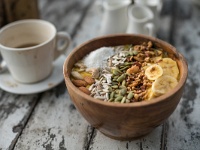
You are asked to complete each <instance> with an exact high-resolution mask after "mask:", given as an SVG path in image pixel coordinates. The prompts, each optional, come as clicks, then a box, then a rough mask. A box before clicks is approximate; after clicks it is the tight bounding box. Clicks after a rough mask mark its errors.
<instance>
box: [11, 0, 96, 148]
mask: <svg viewBox="0 0 200 150" xmlns="http://www.w3.org/2000/svg"><path fill="white" fill-rule="evenodd" d="M89 2H90V1H89V0H87V1H86V0H85V1H69V2H68V1H63V0H59V1H50V3H48V1H46V3H43V4H42V7H45V8H46V10H43V11H44V13H43V14H44V15H43V18H44V19H45V20H49V21H50V20H51V19H52V20H51V22H53V23H54V24H55V25H56V26H57V28H58V29H61V30H64V31H69V30H68V29H69V28H72V27H73V30H74V28H75V27H76V25H77V24H78V23H79V20H80V19H81V15H82V13H83V10H84V9H86V8H87V5H88V4H89ZM74 4H76V5H74ZM69 5H70V6H72V5H73V6H74V7H73V9H72V8H68V6H69ZM48 6H49V8H48ZM68 9H70V10H71V11H72V13H71V12H70V13H68V14H66V13H65V12H67V11H69V10H68ZM45 14H46V15H45ZM59 17H60V18H59ZM58 19H59V20H60V19H61V20H60V22H57V21H58ZM62 21H64V22H62ZM73 30H70V31H69V33H71V34H73V32H74V31H73ZM74 41H76V39H74ZM72 45H73V44H72ZM61 73H62V72H61ZM91 132H92V130H91V128H90V126H89V125H88V123H87V122H86V121H85V120H84V119H83V118H82V117H81V116H80V114H79V113H78V112H77V111H76V109H75V108H74V106H73V105H72V103H71V101H70V98H69V95H68V93H67V89H66V86H65V84H64V82H63V83H62V84H60V85H59V86H58V87H57V88H54V89H53V90H51V91H49V92H45V93H44V94H43V97H42V98H41V100H40V102H39V103H38V104H37V107H36V108H35V110H34V112H33V114H32V116H31V118H30V120H29V122H28V124H27V126H26V128H25V129H24V130H23V132H22V135H21V136H20V138H19V140H18V141H17V144H16V147H15V149H17V150H18V149H19V150H21V149H33V150H34V149H37V150H38V149H55V150H57V149H70V150H73V149H78V150H79V149H85V147H87V144H88V142H89V138H90V133H91Z"/></svg>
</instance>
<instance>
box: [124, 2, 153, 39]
mask: <svg viewBox="0 0 200 150" xmlns="http://www.w3.org/2000/svg"><path fill="white" fill-rule="evenodd" d="M128 18H129V23H128V27H127V31H126V32H127V33H135V34H144V35H150V36H155V26H154V24H153V23H152V19H153V18H154V14H153V12H152V11H151V10H150V9H149V8H148V7H146V6H143V5H131V6H130V7H129V9H128Z"/></svg>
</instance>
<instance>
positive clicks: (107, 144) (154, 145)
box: [90, 126, 162, 150]
mask: <svg viewBox="0 0 200 150" xmlns="http://www.w3.org/2000/svg"><path fill="white" fill-rule="evenodd" d="M161 132H162V126H159V127H158V128H156V129H155V130H154V131H153V132H151V133H150V134H149V135H147V136H146V137H144V138H141V139H138V140H134V141H118V140H113V139H110V138H108V137H106V136H105V135H103V134H102V133H100V132H99V131H97V133H96V136H95V138H94V139H93V142H92V143H91V145H90V149H91V150H107V149H108V150H125V149H127V150H141V149H142V150H158V149H160V139H161Z"/></svg>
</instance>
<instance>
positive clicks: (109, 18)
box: [100, 0, 131, 35]
mask: <svg viewBox="0 0 200 150" xmlns="http://www.w3.org/2000/svg"><path fill="white" fill-rule="evenodd" d="M130 3H131V1H130V0H107V1H103V4H102V5H103V9H104V13H103V18H102V23H101V28H100V35H107V34H116V33H125V32H126V28H127V25H128V15H127V11H128V6H129V4H130Z"/></svg>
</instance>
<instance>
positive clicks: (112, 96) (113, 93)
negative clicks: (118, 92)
mask: <svg viewBox="0 0 200 150" xmlns="http://www.w3.org/2000/svg"><path fill="white" fill-rule="evenodd" d="M114 95H115V92H114V91H113V92H111V94H110V99H113V98H114Z"/></svg>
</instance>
